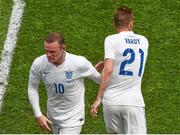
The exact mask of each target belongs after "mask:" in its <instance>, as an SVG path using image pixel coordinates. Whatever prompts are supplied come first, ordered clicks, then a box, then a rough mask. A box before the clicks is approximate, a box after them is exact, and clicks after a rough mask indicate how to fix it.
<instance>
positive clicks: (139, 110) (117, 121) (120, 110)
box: [103, 105, 147, 134]
mask: <svg viewBox="0 0 180 135" xmlns="http://www.w3.org/2000/svg"><path fill="white" fill-rule="evenodd" d="M103 114H104V121H105V125H106V130H107V132H108V133H111V134H115V133H118V134H146V132H147V131H146V118H145V111H144V107H133V106H120V105H103Z"/></svg>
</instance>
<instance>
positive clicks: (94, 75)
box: [79, 57, 101, 84]
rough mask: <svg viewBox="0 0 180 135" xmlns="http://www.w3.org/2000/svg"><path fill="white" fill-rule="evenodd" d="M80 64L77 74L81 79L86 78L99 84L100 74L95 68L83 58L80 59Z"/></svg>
mask: <svg viewBox="0 0 180 135" xmlns="http://www.w3.org/2000/svg"><path fill="white" fill-rule="evenodd" d="M81 62H82V64H81V65H80V68H79V73H80V74H81V77H88V78H90V79H91V80H93V81H94V82H96V83H97V84H100V79H101V74H100V73H99V72H98V71H97V70H96V68H95V67H94V66H93V65H92V64H91V62H90V61H88V60H87V59H86V58H85V57H83V59H81Z"/></svg>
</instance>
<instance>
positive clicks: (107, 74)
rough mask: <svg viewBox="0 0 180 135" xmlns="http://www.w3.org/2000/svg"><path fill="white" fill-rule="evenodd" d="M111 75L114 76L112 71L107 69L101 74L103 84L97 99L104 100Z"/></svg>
mask: <svg viewBox="0 0 180 135" xmlns="http://www.w3.org/2000/svg"><path fill="white" fill-rule="evenodd" d="M111 75H112V71H111V70H107V69H106V68H104V69H103V71H102V74H101V83H100V87H99V91H98V94H97V97H96V98H97V99H102V97H103V94H104V92H105V90H106V88H107V86H108V84H109V81H110V78H111Z"/></svg>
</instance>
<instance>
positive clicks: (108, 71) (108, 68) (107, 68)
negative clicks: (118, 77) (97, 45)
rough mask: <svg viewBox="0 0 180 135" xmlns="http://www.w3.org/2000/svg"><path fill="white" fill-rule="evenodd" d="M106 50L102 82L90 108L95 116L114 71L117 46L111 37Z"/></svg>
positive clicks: (105, 44)
mask: <svg viewBox="0 0 180 135" xmlns="http://www.w3.org/2000/svg"><path fill="white" fill-rule="evenodd" d="M104 51H105V60H104V63H103V64H104V68H103V70H102V72H101V83H100V87H99V90H98V94H97V97H96V100H95V101H94V103H93V104H92V106H91V110H90V113H91V115H92V116H93V117H96V116H97V110H98V107H99V105H100V104H101V100H102V97H103V94H104V92H105V90H106V88H107V86H108V84H109V80H110V78H111V75H112V71H113V60H114V59H115V48H114V46H113V44H112V43H111V39H110V38H109V37H107V38H106V39H105V42H104ZM101 64H102V63H101ZM101 64H100V65H101ZM101 66H102V65H101Z"/></svg>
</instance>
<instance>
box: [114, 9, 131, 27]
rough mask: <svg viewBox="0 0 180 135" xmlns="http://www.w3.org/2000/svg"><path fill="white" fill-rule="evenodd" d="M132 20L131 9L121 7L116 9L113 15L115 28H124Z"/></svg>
mask: <svg viewBox="0 0 180 135" xmlns="http://www.w3.org/2000/svg"><path fill="white" fill-rule="evenodd" d="M133 20H134V14H133V12H132V9H130V8H128V7H126V6H122V7H119V8H117V9H116V12H115V14H114V25H115V27H116V28H121V27H126V26H127V25H128V24H129V23H130V22H131V21H133Z"/></svg>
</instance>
